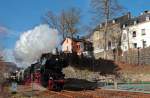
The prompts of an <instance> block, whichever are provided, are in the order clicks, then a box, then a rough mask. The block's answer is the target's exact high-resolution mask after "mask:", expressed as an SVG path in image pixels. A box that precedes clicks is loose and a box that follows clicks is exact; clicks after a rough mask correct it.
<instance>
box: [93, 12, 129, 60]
mask: <svg viewBox="0 0 150 98" xmlns="http://www.w3.org/2000/svg"><path fill="white" fill-rule="evenodd" d="M130 18H131V17H130V13H127V14H126V15H124V16H121V17H118V18H115V19H112V20H109V21H108V26H107V32H106V35H105V23H101V24H100V25H98V26H97V27H96V28H95V29H94V30H93V35H92V42H93V47H94V55H95V58H103V57H104V55H103V54H102V52H104V48H105V47H106V50H107V51H109V50H113V49H115V48H117V47H118V46H119V45H120V43H121V34H122V25H123V24H124V23H125V22H126V21H128V20H129V19H130ZM105 38H106V42H105ZM105 44H106V46H105Z"/></svg>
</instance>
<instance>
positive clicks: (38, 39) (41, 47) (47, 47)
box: [15, 24, 60, 64]
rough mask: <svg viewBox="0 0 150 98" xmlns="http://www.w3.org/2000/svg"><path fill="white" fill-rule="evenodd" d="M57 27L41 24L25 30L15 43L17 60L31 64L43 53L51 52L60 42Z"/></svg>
mask: <svg viewBox="0 0 150 98" xmlns="http://www.w3.org/2000/svg"><path fill="white" fill-rule="evenodd" d="M59 38H60V37H59V34H58V31H57V30H56V29H52V28H49V26H48V25H46V24H41V25H39V26H36V27H35V28H33V29H31V30H28V31H26V32H23V33H22V35H21V37H20V39H19V40H18V41H17V42H16V45H15V58H16V60H17V61H20V62H24V63H28V64H31V63H32V62H35V61H36V60H37V59H38V58H39V57H40V56H41V54H42V53H47V52H51V51H52V50H53V49H54V48H56V47H57V46H58V44H59V42H60V39H59Z"/></svg>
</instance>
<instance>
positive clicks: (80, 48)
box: [62, 37, 93, 57]
mask: <svg viewBox="0 0 150 98" xmlns="http://www.w3.org/2000/svg"><path fill="white" fill-rule="evenodd" d="M62 52H64V53H77V55H81V54H83V55H85V56H89V57H90V56H91V54H92V52H93V44H92V42H90V41H88V40H85V39H84V38H82V39H79V38H76V39H75V38H69V37H67V38H65V39H64V40H63V42H62Z"/></svg>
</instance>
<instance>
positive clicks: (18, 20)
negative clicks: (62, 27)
mask: <svg viewBox="0 0 150 98" xmlns="http://www.w3.org/2000/svg"><path fill="white" fill-rule="evenodd" d="M89 1H90V0H0V26H1V27H4V28H6V29H7V30H6V31H7V32H9V33H10V34H0V44H3V47H5V48H13V47H14V45H15V42H16V40H18V38H19V36H20V34H21V33H22V32H24V31H27V30H29V29H31V28H33V27H34V26H36V25H38V24H40V23H42V16H43V15H44V14H45V13H46V12H47V11H48V10H51V11H54V12H55V13H59V12H60V11H61V10H62V9H68V8H70V7H79V8H80V9H81V10H82V12H83V13H82V20H83V21H84V23H85V24H88V22H89V21H90V20H89V19H90V18H89ZM119 2H120V3H121V4H122V5H123V6H125V8H126V9H127V10H128V11H130V12H131V13H132V14H133V15H134V16H137V15H138V14H140V13H141V12H142V11H144V10H150V1H149V0H119ZM7 32H6V33H7Z"/></svg>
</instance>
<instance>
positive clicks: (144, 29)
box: [121, 11, 150, 51]
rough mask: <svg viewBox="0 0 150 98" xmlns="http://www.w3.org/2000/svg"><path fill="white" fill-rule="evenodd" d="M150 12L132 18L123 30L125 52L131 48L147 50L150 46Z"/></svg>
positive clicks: (123, 48)
mask: <svg viewBox="0 0 150 98" xmlns="http://www.w3.org/2000/svg"><path fill="white" fill-rule="evenodd" d="M149 33H150V11H145V12H144V13H142V14H141V15H140V16H138V17H135V18H132V19H131V20H129V21H128V22H127V23H126V24H124V25H123V29H122V41H121V42H122V44H121V48H122V50H123V51H127V50H128V49H130V48H146V47H149V46H150V34H149Z"/></svg>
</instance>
